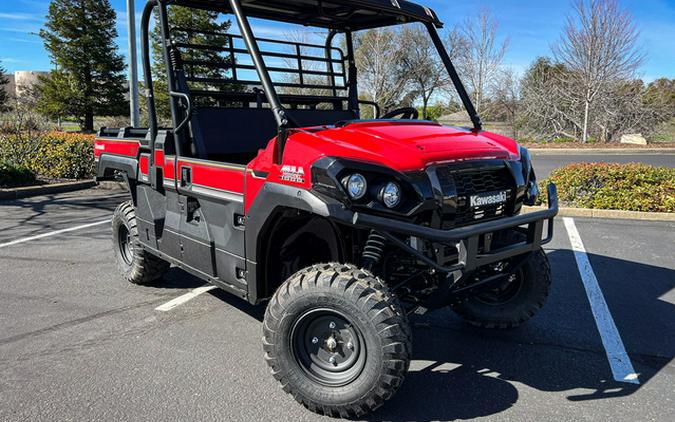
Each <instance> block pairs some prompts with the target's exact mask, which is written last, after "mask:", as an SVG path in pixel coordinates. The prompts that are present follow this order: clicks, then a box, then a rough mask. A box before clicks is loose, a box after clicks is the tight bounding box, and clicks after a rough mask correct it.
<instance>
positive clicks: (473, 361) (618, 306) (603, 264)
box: [368, 251, 675, 421]
mask: <svg viewBox="0 0 675 422" xmlns="http://www.w3.org/2000/svg"><path fill="white" fill-rule="evenodd" d="M570 256H571V253H570V252H569V251H554V252H552V253H550V254H549V259H550V260H551V261H552V262H555V261H556V260H561V259H569V258H570ZM589 258H590V260H591V263H592V266H593V268H594V271H595V272H596V276H597V277H598V280H599V283H600V285H601V288H602V289H603V292H604V294H605V297H606V301H607V304H608V307H609V309H610V312H612V316H613V318H614V320H615V323H616V325H617V327H618V329H619V332H620V334H621V336H622V339H623V342H624V344H625V346H626V350H627V351H628V354H629V355H630V358H631V360H632V362H633V365H634V367H635V369H636V371H637V372H638V373H639V377H640V382H641V384H642V385H644V384H646V383H647V382H649V380H650V379H651V378H653V377H654V376H655V375H656V374H657V373H659V372H660V371H661V370H663V369H664V368H665V369H666V370H669V371H672V370H673V367H672V366H669V365H670V362H671V361H672V360H673V358H675V305H673V304H672V303H669V302H666V301H664V300H663V299H662V298H661V297H662V296H663V295H665V294H666V293H668V292H669V291H671V290H672V289H675V271H673V270H672V269H668V268H661V267H655V266H651V265H645V264H641V263H637V262H631V261H625V260H621V259H616V258H610V257H606V256H600V255H593V254H589ZM572 259H573V258H572ZM567 268H568V271H572V272H574V271H577V268H576V267H575V266H574V267H572V266H567ZM554 278H556V277H555V274H554ZM557 278H558V280H556V281H562V280H560V277H557ZM564 281H565V282H566V283H581V280H580V279H579V277H578V273H575V274H574V275H572V274H569V275H567V276H566V277H565V280H564ZM557 287H558V290H560V288H563V289H565V288H570V287H571V288H573V287H574V286H557ZM581 292H582V293H581V294H583V290H581ZM553 293H554V294H555V293H556V289H554V290H553ZM556 299H557V298H556V297H555V296H553V295H552V297H551V298H550V301H549V302H550V303H549V305H552V306H556V307H561V306H569V305H570V304H567V303H560V302H559V301H557V300H556ZM574 300H576V301H581V302H579V303H577V304H576V305H578V306H579V307H580V308H586V309H588V308H589V304H588V300H587V299H586V297H585V295H583V296H582V295H580V294H579V293H578V292H577V294H576V297H575V299H574ZM671 300H672V299H671ZM556 302H557V303H556ZM569 309H570V311H573V309H574V308H573V307H572V306H569ZM544 311H546V308H545V309H544ZM439 312H446V311H439ZM542 313H543V312H542ZM450 317H451V316H450ZM541 317H542V316H541V315H540V316H538V317H536V318H535V320H533V321H532V322H531V323H533V324H536V323H537V321H536V319H537V318H541ZM587 317H590V318H592V316H591V313H590V311H588V316H587ZM426 319H427V317H424V318H419V320H420V321H416V320H415V319H413V320H412V322H418V325H419V323H420V322H421V323H422V324H425V320H426ZM546 322H547V323H548V327H546V329H547V330H556V329H560V330H563V329H564V328H562V327H561V326H558V325H557V324H556V321H555V320H553V321H546ZM593 324H594V323H593ZM425 325H427V324H425ZM585 327H587V325H585ZM594 327H595V325H593V328H594ZM538 332H539V333H541V332H542V331H541V330H530V329H529V328H528V326H527V325H525V326H523V327H521V328H518V329H515V330H511V331H507V332H493V331H490V330H481V329H476V328H470V327H467V326H463V327H462V326H460V328H455V326H453V325H451V328H449V329H448V328H438V327H435V326H428V325H427V327H425V328H419V327H418V328H416V329H415V330H414V342H413V349H414V353H413V364H412V366H411V371H410V372H409V373H408V376H407V377H406V380H405V383H404V384H403V387H402V388H401V390H400V391H399V392H398V394H397V395H396V396H395V397H394V398H393V399H392V400H391V401H390V402H388V403H386V404H385V405H384V406H383V407H382V408H381V409H379V410H378V411H377V412H376V413H375V414H373V415H371V416H370V417H369V418H368V419H369V420H372V421H384V420H391V421H407V420H420V421H429V420H443V421H445V420H455V419H471V418H475V417H481V416H488V415H494V414H499V413H501V412H503V411H505V410H507V409H508V408H510V407H511V406H513V405H514V404H515V403H516V402H517V401H518V399H519V393H518V390H517V389H516V387H515V386H514V385H513V384H512V383H514V382H515V383H518V384H524V385H526V386H527V387H530V388H534V389H536V390H539V391H543V392H566V391H568V392H569V393H570V394H569V395H568V396H567V399H568V400H570V401H587V400H601V399H606V398H612V397H622V396H628V395H631V394H633V393H634V392H635V391H637V390H638V389H639V388H641V385H633V384H628V383H622V382H617V381H614V379H613V378H612V373H611V369H610V367H609V363H608V362H607V358H606V355H605V352H604V349H602V347H596V346H595V345H590V346H588V347H579V346H578V345H574V346H570V345H567V344H565V343H551V342H550V337H549V336H548V335H546V336H539V335H537V333H538ZM589 334H590V335H592V336H595V337H597V338H598V342H599V337H598V334H597V331H593V332H592V333H587V334H586V335H589ZM553 335H554V336H555V333H553ZM567 335H569V334H567ZM510 337H511V338H513V339H515V340H513V339H510ZM562 337H563V338H564V335H563V336H562ZM416 367H420V369H416Z"/></svg>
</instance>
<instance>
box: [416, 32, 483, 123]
mask: <svg viewBox="0 0 675 422" xmlns="http://www.w3.org/2000/svg"><path fill="white" fill-rule="evenodd" d="M425 26H426V27H427V29H428V30H429V34H430V35H431V40H432V41H433V42H434V46H436V50H438V54H439V55H440V56H441V60H443V64H444V65H445V68H446V69H447V70H448V73H449V74H450V79H451V80H452V83H453V85H455V89H456V90H457V94H459V98H460V99H461V100H462V104H464V108H465V109H466V111H467V113H469V118H470V119H471V122H472V123H473V128H474V130H476V131H480V130H483V124H482V122H481V120H480V116H479V115H478V112H477V111H476V108H475V107H474V106H473V103H472V102H471V97H469V94H467V92H466V88H465V87H464V84H462V80H461V79H460V78H459V75H458V74H457V70H456V69H455V66H454V65H453V64H452V60H450V56H449V55H448V52H447V51H446V50H445V46H444V45H443V41H441V37H440V36H439V35H438V31H436V27H435V26H434V25H433V24H432V23H426V24H425Z"/></svg>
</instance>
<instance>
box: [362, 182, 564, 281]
mask: <svg viewBox="0 0 675 422" xmlns="http://www.w3.org/2000/svg"><path fill="white" fill-rule="evenodd" d="M547 191H548V192H547V193H548V209H546V210H543V211H537V212H532V213H527V214H521V215H516V216H513V217H505V218H502V219H499V220H494V221H488V222H484V223H478V224H474V225H471V226H467V227H460V228H456V229H451V230H440V229H434V228H430V227H424V226H419V225H416V224H411V223H406V222H402V221H399V220H393V219H389V218H384V217H378V216H374V215H368V214H361V213H355V214H354V217H353V221H352V223H353V224H354V225H356V226H359V227H364V228H369V229H372V230H376V231H377V232H378V233H380V234H382V235H383V236H384V237H386V238H387V239H388V240H389V241H390V242H391V243H392V244H394V245H396V246H398V247H400V248H401V249H403V250H405V251H407V252H409V253H410V254H412V255H414V256H415V257H417V258H419V259H420V260H421V261H423V262H425V263H426V264H428V265H429V266H430V267H432V268H434V269H435V270H437V271H441V272H444V273H452V272H455V271H461V272H462V273H463V274H468V273H471V272H473V271H474V270H475V269H477V268H479V267H482V266H484V265H488V264H492V263H495V262H500V261H503V260H505V259H508V258H512V257H516V256H519V255H525V254H529V253H531V252H534V251H537V250H538V249H539V248H540V247H541V246H542V245H545V244H547V243H549V242H550V241H551V239H552V238H553V218H554V217H555V216H556V215H557V214H558V193H557V190H556V187H555V185H554V184H552V183H551V184H549V185H548V188H547ZM546 221H548V225H547V233H546V237H544V238H542V235H543V232H544V222H546ZM525 226H527V227H525ZM508 229H521V231H523V232H524V233H525V234H526V235H527V238H526V240H525V241H523V242H519V243H515V244H511V245H507V246H504V247H501V248H499V249H494V250H490V251H489V252H483V253H481V252H480V251H479V245H480V238H481V236H484V235H487V234H490V233H495V232H498V231H501V230H508ZM401 235H404V236H406V237H417V238H420V239H424V240H428V241H431V242H434V243H440V244H443V245H448V246H456V247H458V252H459V259H458V263H457V264H455V265H452V266H449V267H444V266H442V265H439V264H438V263H437V262H435V261H434V260H432V259H431V258H429V257H427V256H426V255H424V254H423V253H422V252H420V251H418V250H417V249H415V248H413V247H411V246H410V245H408V244H407V243H406V242H404V241H403V240H401V239H400V236H401Z"/></svg>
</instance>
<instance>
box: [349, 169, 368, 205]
mask: <svg viewBox="0 0 675 422" xmlns="http://www.w3.org/2000/svg"><path fill="white" fill-rule="evenodd" d="M345 188H346V189H347V193H348V194H349V197H350V198H352V199H356V200H357V199H361V198H363V195H365V194H366V191H367V190H368V183H367V182H366V178H365V177H363V176H362V175H360V174H359V173H354V174H352V175H351V176H349V177H348V178H347V182H346V183H345Z"/></svg>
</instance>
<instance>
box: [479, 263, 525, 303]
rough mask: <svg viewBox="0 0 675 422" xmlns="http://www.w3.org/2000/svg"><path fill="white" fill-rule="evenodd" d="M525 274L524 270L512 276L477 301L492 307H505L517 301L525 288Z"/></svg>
mask: <svg viewBox="0 0 675 422" xmlns="http://www.w3.org/2000/svg"><path fill="white" fill-rule="evenodd" d="M524 277H525V274H524V272H523V269H522V268H519V269H518V270H517V271H516V272H515V273H513V274H511V276H510V277H509V279H508V280H507V281H506V282H505V283H504V284H503V285H501V286H500V287H498V288H496V289H493V290H490V291H487V292H485V293H481V294H479V295H477V296H476V300H477V301H479V302H481V303H484V304H486V305H491V306H500V305H505V304H507V303H509V302H511V301H512V300H513V299H515V298H516V297H517V296H518V294H520V291H521V289H522V288H523V281H524Z"/></svg>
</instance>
